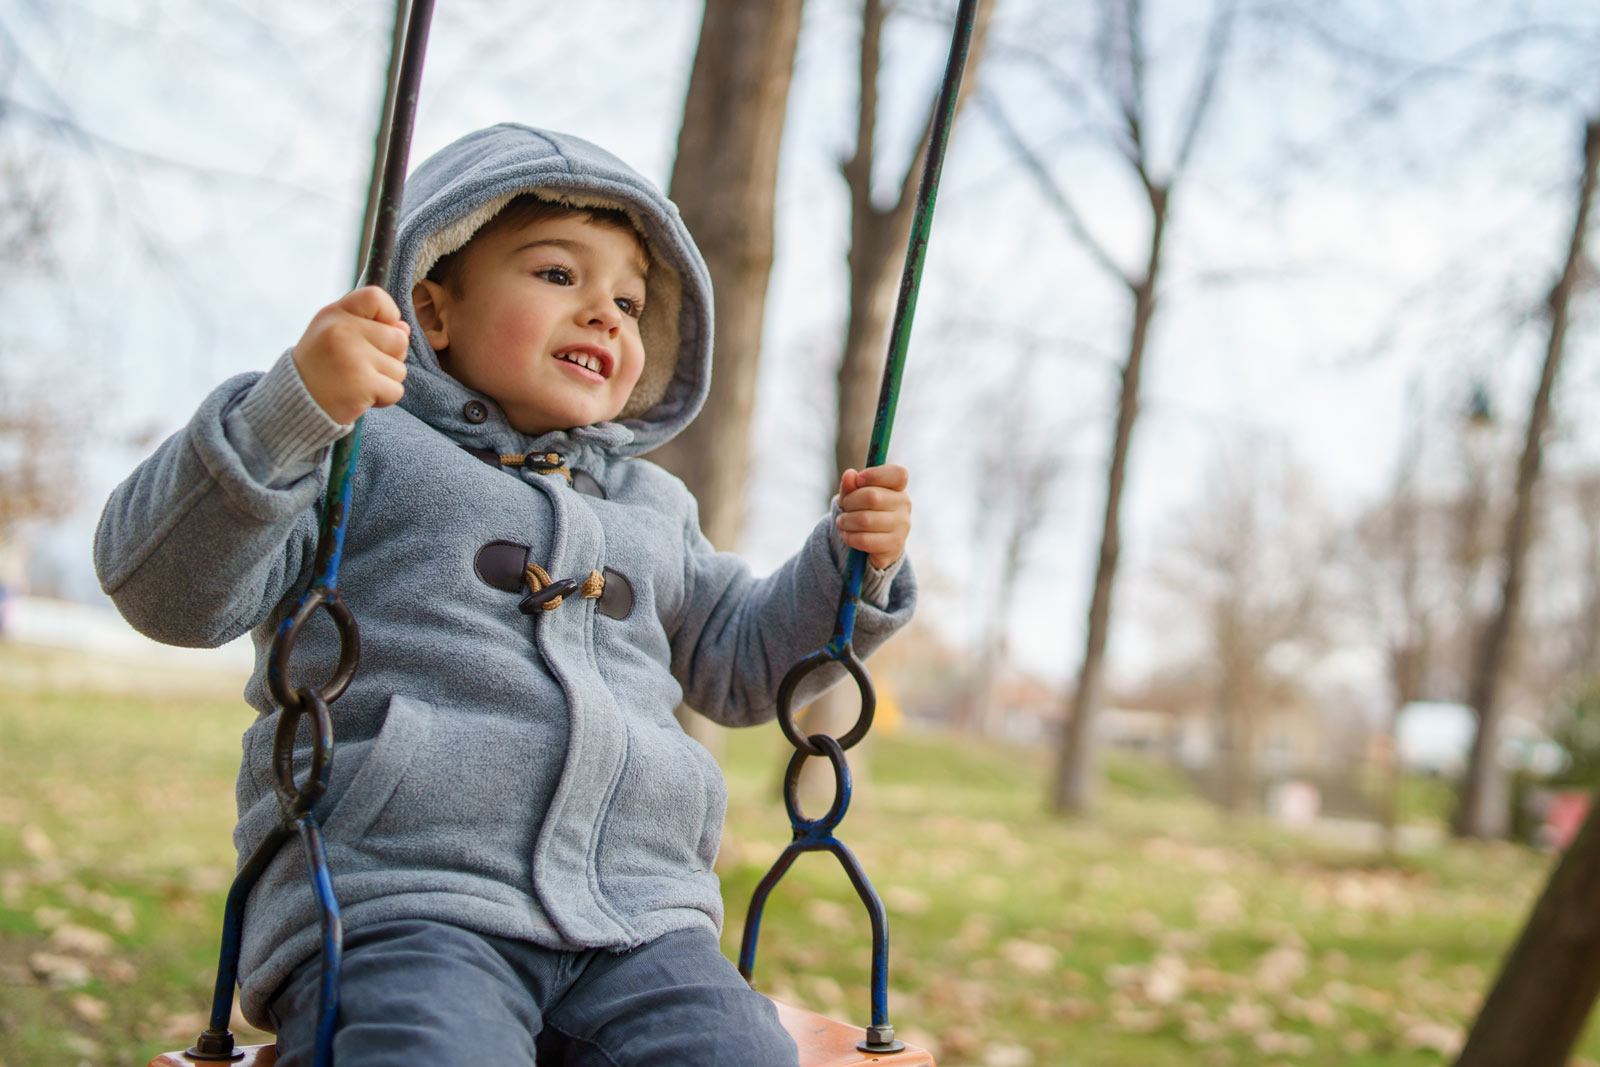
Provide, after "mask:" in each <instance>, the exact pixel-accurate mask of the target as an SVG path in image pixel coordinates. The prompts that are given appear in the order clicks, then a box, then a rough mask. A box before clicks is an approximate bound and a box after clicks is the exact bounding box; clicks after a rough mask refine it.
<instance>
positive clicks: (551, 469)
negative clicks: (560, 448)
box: [461, 445, 606, 500]
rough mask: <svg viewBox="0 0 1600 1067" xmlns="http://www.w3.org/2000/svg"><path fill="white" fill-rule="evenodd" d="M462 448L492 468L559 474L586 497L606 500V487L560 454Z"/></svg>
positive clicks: (463, 446) (464, 446)
mask: <svg viewBox="0 0 1600 1067" xmlns="http://www.w3.org/2000/svg"><path fill="white" fill-rule="evenodd" d="M461 448H462V449H463V450H464V451H466V452H470V453H471V454H472V455H474V456H476V457H478V458H479V459H481V460H483V462H485V463H487V464H488V465H489V466H491V467H513V468H522V469H525V470H531V471H533V472H534V473H535V474H559V475H561V476H562V477H564V478H566V480H567V484H568V485H570V486H572V488H574V489H576V490H577V491H578V492H580V493H582V494H583V495H584V496H592V497H595V498H597V499H600V500H604V499H606V491H605V489H604V487H602V486H601V484H600V483H599V482H597V481H595V479H594V476H593V475H591V474H590V473H589V472H588V471H586V470H581V469H579V468H576V467H570V468H569V467H568V466H567V461H566V460H565V459H563V458H562V457H561V453H559V452H496V451H494V450H493V449H491V448H469V447H468V446H466V445H462V446H461Z"/></svg>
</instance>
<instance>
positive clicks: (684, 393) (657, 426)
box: [389, 123, 712, 456]
mask: <svg viewBox="0 0 1600 1067" xmlns="http://www.w3.org/2000/svg"><path fill="white" fill-rule="evenodd" d="M526 192H531V193H535V194H536V195H538V196H540V197H542V198H544V199H548V200H553V201H557V202H561V203H566V204H570V205H572V206H574V207H606V208H616V209H619V210H621V211H623V212H624V213H626V214H627V216H628V217H629V218H630V219H631V220H632V221H633V224H634V227H635V228H636V229H637V230H638V231H639V233H640V235H641V236H642V237H643V239H644V243H645V247H646V250H647V251H648V252H649V255H650V271H649V274H648V275H647V277H646V279H645V285H646V290H647V299H646V302H645V312H644V315H643V317H642V318H641V319H640V322H639V332H640V334H641V336H642V338H643V341H644V350H645V368H644V373H643V374H642V375H640V378H639V384H638V385H636V386H635V387H634V390H633V395H632V397H631V398H630V399H629V401H628V405H627V406H626V407H625V408H624V409H623V411H622V414H621V415H620V416H619V418H618V421H617V422H616V423H601V424H599V425H598V426H594V427H579V428H577V429H575V430H573V431H572V432H570V433H568V432H566V431H557V432H556V433H553V434H543V435H541V436H539V437H537V438H531V437H528V436H526V435H524V434H521V433H519V432H518V431H517V430H515V429H514V428H512V427H511V425H510V424H509V423H508V422H507V421H506V419H505V415H504V414H503V413H502V412H501V411H500V408H499V405H497V404H495V403H494V401H493V400H491V399H490V398H489V397H487V396H484V395H483V394H481V393H478V392H475V391H474V390H471V389H469V388H467V387H466V386H464V385H462V384H461V383H460V382H458V381H456V380H455V379H454V378H452V377H451V376H450V375H449V374H447V373H445V372H444V371H443V370H442V369H441V368H440V366H439V360H438V357H437V356H436V354H435V353H434V351H433V349H432V348H431V347H429V345H428V342H427V338H426V337H424V336H423V332H422V329H421V326H420V324H419V323H418V321H417V314H416V310H415V308H413V307H412V304H411V289H412V287H413V286H414V285H415V283H416V282H417V281H420V280H421V279H422V278H423V277H425V276H426V275H427V273H428V271H429V270H430V269H431V268H432V267H433V265H434V264H435V263H436V262H438V260H439V259H440V258H442V257H443V256H445V255H448V254H449V253H451V252H453V251H455V250H456V249H458V248H461V247H462V246H463V245H465V244H466V243H467V241H468V240H469V239H471V237H472V235H473V234H474V233H476V232H477V231H478V229H479V228H480V227H482V226H483V224H484V223H486V222H488V221H489V220H490V219H491V218H493V217H494V215H495V214H496V213H497V212H498V211H499V210H500V209H501V208H502V207H504V206H505V205H506V204H507V203H508V202H509V201H510V200H511V198H512V197H514V196H516V195H517V194H519V193H526ZM389 292H390V295H392V296H393V297H394V299H395V302H396V303H398V304H399V305H400V310H401V313H402V314H403V315H404V316H405V318H406V321H408V322H409V323H410V324H411V355H410V358H409V362H410V374H409V375H408V376H407V379H406V397H405V399H404V400H403V401H401V406H402V407H404V408H405V409H406V410H408V411H410V412H411V413H412V414H414V415H416V416H417V417H419V418H421V419H423V420H424V421H426V422H428V423H430V424H431V425H433V426H434V427H435V428H437V429H439V430H441V431H442V432H444V433H446V434H449V435H450V436H451V437H452V438H454V439H456V440H458V441H460V442H462V443H463V444H474V445H481V446H483V447H487V448H492V449H494V450H496V451H500V452H529V451H543V450H547V449H554V450H556V451H567V450H568V449H569V448H572V447H574V446H577V447H582V446H584V445H588V446H591V447H594V448H598V449H599V450H601V451H603V452H605V453H608V454H609V455H612V456H631V455H638V454H640V453H642V452H647V451H649V450H650V449H653V448H656V447H657V446H659V445H661V444H663V443H665V442H666V441H668V440H670V439H671V438H672V437H674V436H675V435H676V434H677V433H678V432H679V431H681V430H682V429H683V428H684V427H685V426H687V425H688V424H689V422H690V421H691V420H692V419H693V418H694V417H695V415H696V414H698V413H699V411H700V406H701V405H702V404H703V403H704V402H705V398H706V393H707V391H708V390H709V389H710V387H711V338H712V317H711V316H712V311H711V277H710V275H709V274H708V273H707V272H706V266H705V262H704V261H703V260H702V259H701V258H700V251H699V249H697V248H696V247H695V245H694V240H693V238H691V237H690V236H689V231H688V230H687V229H686V228H685V227H684V225H683V222H682V220H681V219H679V217H678V209H677V207H676V206H675V205H674V204H673V203H672V202H671V201H670V200H668V199H667V198H666V197H665V196H663V195H662V194H661V192H660V191H659V190H658V189H656V188H655V186H654V185H652V184H651V183H650V182H649V181H648V180H647V179H645V178H644V177H643V176H642V175H640V174H639V173H638V172H636V171H635V170H634V169H633V168H631V167H629V166H628V165H627V164H626V163H623V162H622V161H621V160H619V159H617V158H616V157H615V156H613V155H611V154H610V153H609V152H607V151H605V150H604V149H602V148H598V147H596V146H595V145H592V144H590V143H589V142H587V141H584V140H582V139H580V138H577V137H570V136H568V135H566V134H560V133H551V132H549V131H546V130H536V129H533V128H531V127H528V126H521V125H518V124H515V123H503V124H501V125H499V126H491V127H490V128H488V129H486V130H479V131H477V132H476V133H470V134H468V135H467V136H465V137H463V138H461V139H460V140H458V141H456V142H454V143H453V144H450V145H448V146H446V147H445V148H442V149H440V150H439V151H438V152H436V153H434V154H433V155H432V156H430V157H429V158H428V159H427V160H426V161H425V162H424V163H423V164H422V165H421V166H419V167H418V168H417V169H416V171H415V172H414V173H413V174H412V175H411V177H410V178H409V179H408V180H407V182H406V191H405V204H404V207H403V209H402V211H401V219H400V226H399V232H398V234H397V236H396V241H395V258H394V270H393V272H392V276H391V279H390V282H389ZM473 401H479V402H481V405H483V406H475V405H473V403H472V402H473ZM469 409H470V410H469ZM485 410H486V411H487V415H486V416H485ZM563 439H565V440H563ZM568 442H570V444H568Z"/></svg>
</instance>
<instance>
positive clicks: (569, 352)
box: [552, 345, 612, 379]
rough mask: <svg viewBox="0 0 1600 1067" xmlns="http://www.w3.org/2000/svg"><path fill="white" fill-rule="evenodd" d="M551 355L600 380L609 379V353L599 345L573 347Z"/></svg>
mask: <svg viewBox="0 0 1600 1067" xmlns="http://www.w3.org/2000/svg"><path fill="white" fill-rule="evenodd" d="M552 354H553V355H554V356H555V358H556V359H559V360H563V361H565V362H567V363H571V364H573V365H574V366H577V367H582V368H583V369H584V370H586V371H589V372H590V373H592V374H598V375H599V376H600V377H601V378H602V379H604V378H610V377H611V360H612V357H611V353H610V352H607V351H606V350H605V349H603V348H601V347H600V346H599V345H573V346H572V347H571V348H563V349H562V350H561V351H559V352H555V353H552Z"/></svg>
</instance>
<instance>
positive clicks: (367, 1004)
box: [268, 920, 799, 1067]
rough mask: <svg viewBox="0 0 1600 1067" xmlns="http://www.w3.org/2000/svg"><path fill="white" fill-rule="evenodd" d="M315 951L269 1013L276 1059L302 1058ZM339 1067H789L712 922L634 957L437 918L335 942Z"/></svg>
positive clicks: (787, 1051)
mask: <svg viewBox="0 0 1600 1067" xmlns="http://www.w3.org/2000/svg"><path fill="white" fill-rule="evenodd" d="M320 962H321V961H320V960H317V959H312V960H310V961H309V962H307V963H305V964H303V965H302V966H301V967H300V968H299V969H298V970H297V971H295V973H294V974H293V975H292V976H291V977H290V978H289V980H288V981H287V982H286V983H284V986H283V988H282V989H281V990H279V991H278V994H277V996H276V997H275V998H274V999H273V1001H272V1004H271V1006H270V1007H269V1009H268V1010H269V1012H270V1013H271V1015H272V1019H273V1021H274V1022H275V1023H276V1024H277V1026H278V1057H279V1058H278V1063H279V1064H280V1065H281V1067H310V1064H311V1059H312V1054H313V1046H314V1043H315V1040H316V1014H317V985H318V981H319V976H320ZM342 985H343V988H342V989H341V992H340V1001H339V1033H338V1036H337V1037H336V1038H335V1040H334V1060H335V1063H336V1067H375V1065H378V1064H384V1065H392V1064H408V1065H410V1064H415V1065H418V1067H422V1065H427V1067H436V1065H440V1067H442V1065H454V1064H473V1065H484V1067H502V1065H505V1067H511V1065H520V1067H528V1065H531V1064H533V1063H534V1062H535V1059H536V1058H537V1062H538V1064H539V1067H550V1065H555V1064H563V1065H573V1067H590V1065H593V1067H675V1065H678V1064H683V1065H690V1064H694V1065H696V1067H699V1065H704V1067H797V1064H798V1062H799V1053H798V1051H797V1050H796V1049H795V1044H794V1041H793V1040H792V1039H791V1038H790V1037H789V1035H788V1034H787V1033H786V1032H785V1031H784V1029H783V1027H782V1026H780V1025H779V1024H778V1014H777V1011H776V1010H775V1009H774V1008H773V1006H772V1003H771V1002H770V1001H768V1000H767V998H766V997H763V996H762V995H761V994H759V993H756V992H754V991H753V990H751V989H750V987H749V986H747V985H746V984H745V982H744V979H742V978H740V977H739V972H738V970H737V969H736V968H735V967H734V966H733V964H732V963H730V962H728V959H727V957H725V956H723V954H722V952H721V950H720V948H719V947H718V945H717V939H716V937H715V936H713V935H712V934H711V933H710V932H709V931H705V930H684V931H680V932H678V933H674V934H668V935H667V936H665V937H662V938H660V939H659V940H656V941H652V942H650V943H649V944H648V945H642V946H640V947H639V948H637V949H634V950H633V951H632V952H624V953H622V954H620V955H616V954H613V953H610V952H606V951H604V950H603V949H595V950H591V951H588V952H576V953H574V952H552V951H550V950H549V949H542V948H537V947H535V946H533V945H530V944H527V943H525V942H521V941H511V940H507V939H505V938H500V937H491V936H489V935H486V934H478V933H474V932H472V931H471V930H465V929H462V928H460V927H457V926H450V925H447V924H445V923H436V922H427V921H424V920H402V921H396V922H387V923H376V924H374V925H372V926H363V927H360V928H359V929H357V930H354V931H352V932H351V933H350V934H348V935H347V936H346V937H345V942H344V967H343V983H342Z"/></svg>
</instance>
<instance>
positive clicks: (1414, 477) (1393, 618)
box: [1349, 378, 1458, 856]
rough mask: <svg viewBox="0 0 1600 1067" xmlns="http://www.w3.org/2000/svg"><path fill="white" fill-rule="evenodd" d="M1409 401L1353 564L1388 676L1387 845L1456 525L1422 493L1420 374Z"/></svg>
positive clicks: (1443, 606) (1391, 843) (1394, 832)
mask: <svg viewBox="0 0 1600 1067" xmlns="http://www.w3.org/2000/svg"><path fill="white" fill-rule="evenodd" d="M1411 392H1412V399H1411V402H1410V403H1408V404H1407V405H1406V409H1407V411H1408V414H1409V417H1410V420H1411V422H1410V425H1409V426H1408V432H1407V440H1406V445H1405V449H1404V451H1403V453H1402V455H1401V459H1400V467H1399V470H1398V472H1397V474H1396V477H1395V485H1394V488H1393V489H1392V490H1391V492H1390V494H1389V496H1388V497H1387V498H1386V499H1385V500H1383V501H1381V502H1379V504H1378V505H1377V506H1376V507H1374V508H1373V509H1371V510H1370V511H1369V512H1367V513H1366V514H1365V515H1363V516H1362V517H1361V518H1360V520H1358V522H1357V523H1356V528H1355V531H1354V533H1355V536H1354V538H1353V542H1354V543H1353V545H1352V549H1353V551H1352V552H1351V553H1350V556H1349V560H1350V563H1351V564H1352V567H1351V579H1352V581H1353V585H1354V588H1353V592H1354V598H1355V600H1356V602H1357V611H1356V617H1357V618H1359V619H1360V620H1361V624H1362V625H1363V626H1364V627H1370V628H1371V629H1372V631H1374V632H1375V633H1376V635H1377V639H1378V641H1379V642H1380V643H1381V645H1382V649H1383V652H1384V658H1385V661H1386V666H1387V668H1388V676H1389V693H1390V706H1389V714H1388V716H1387V719H1386V721H1385V728H1384V738H1385V742H1386V744H1385V746H1384V749H1383V757H1382V761H1381V765H1380V766H1379V768H1378V770H1379V772H1380V774H1381V784H1380V792H1381V796H1380V800H1379V805H1378V806H1379V811H1380V818H1381V821H1382V824H1383V827H1384V842H1385V848H1386V850H1387V851H1388V852H1389V854H1390V855H1391V856H1392V855H1393V854H1394V853H1395V852H1396V851H1397V849H1398V841H1397V837H1398V833H1399V822H1400V782H1401V776H1402V772H1403V766H1402V764H1401V761H1400V758H1399V751H1398V748H1399V746H1398V740H1399V738H1398V731H1399V723H1400V714H1401V711H1402V709H1404V708H1405V706H1406V705H1407V704H1410V703H1412V702H1413V701H1416V700H1421V699H1423V695H1424V692H1425V687H1426V685H1427V683H1428V678H1429V667H1430V664H1431V662H1432V660H1433V658H1434V654H1435V647H1436V644H1437V637H1438V632H1439V629H1440V625H1441V616H1442V615H1443V614H1445V612H1446V611H1447V609H1448V608H1449V607H1451V600H1452V596H1451V594H1452V591H1453V590H1454V589H1455V588H1457V585H1458V583H1456V582H1454V581H1452V578H1454V576H1455V573H1456V572H1455V569H1454V567H1452V566H1451V565H1450V557H1449V553H1448V552H1447V551H1445V550H1444V548H1445V541H1446V539H1447V536H1448V533H1449V532H1453V529H1454V525H1455V524H1453V523H1451V522H1448V521H1441V520H1444V519H1447V517H1448V515H1447V513H1445V512H1442V511H1441V509H1440V508H1438V507H1431V506H1430V505H1429V502H1428V501H1427V500H1425V499H1424V497H1423V487H1422V475H1423V472H1422V469H1421V468H1422V460H1423V421H1424V419H1425V418H1426V415H1425V413H1424V411H1423V408H1422V404H1421V399H1420V395H1419V394H1420V387H1419V385H1418V379H1416V378H1413V380H1412V389H1411Z"/></svg>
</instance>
